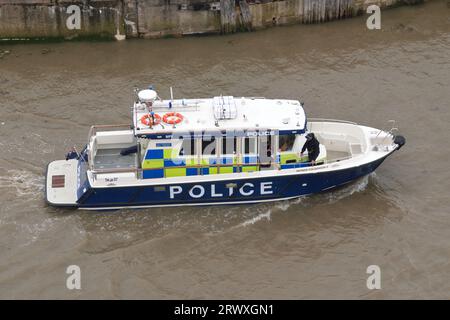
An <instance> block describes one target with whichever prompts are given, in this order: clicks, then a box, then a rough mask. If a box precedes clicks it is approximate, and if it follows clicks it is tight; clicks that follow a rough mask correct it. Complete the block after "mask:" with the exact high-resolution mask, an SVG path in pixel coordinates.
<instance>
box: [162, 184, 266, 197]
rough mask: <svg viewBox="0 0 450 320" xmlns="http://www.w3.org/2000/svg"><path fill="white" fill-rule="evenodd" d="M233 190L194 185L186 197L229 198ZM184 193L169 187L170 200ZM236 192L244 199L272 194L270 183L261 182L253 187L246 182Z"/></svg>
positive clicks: (177, 187)
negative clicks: (256, 195) (255, 195)
mask: <svg viewBox="0 0 450 320" xmlns="http://www.w3.org/2000/svg"><path fill="white" fill-rule="evenodd" d="M234 189H235V187H234V186H229V187H227V186H222V187H221V188H218V187H217V186H216V185H215V184H211V185H210V188H207V187H205V186H203V185H200V184H196V185H194V186H192V187H191V188H189V189H188V190H187V195H189V197H190V198H192V199H200V198H203V197H204V196H205V195H207V196H208V197H211V198H220V197H231V196H232V195H233V194H234ZM184 191H185V190H184V189H183V187H182V186H170V187H169V195H170V199H175V197H176V196H177V195H180V194H183V193H184ZM237 192H238V193H239V194H240V195H241V196H244V197H248V196H251V195H253V194H255V193H256V194H258V193H259V195H269V194H273V190H272V182H270V181H267V182H261V183H259V186H255V184H254V183H251V182H246V183H244V184H243V185H242V186H241V187H240V188H238V189H237Z"/></svg>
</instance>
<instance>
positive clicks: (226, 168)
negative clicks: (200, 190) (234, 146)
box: [142, 149, 259, 179]
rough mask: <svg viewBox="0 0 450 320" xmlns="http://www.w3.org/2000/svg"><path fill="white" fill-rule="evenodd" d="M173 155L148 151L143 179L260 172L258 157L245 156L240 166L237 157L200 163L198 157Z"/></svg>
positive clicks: (143, 163)
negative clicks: (176, 156)
mask: <svg viewBox="0 0 450 320" xmlns="http://www.w3.org/2000/svg"><path fill="white" fill-rule="evenodd" d="M172 153H173V149H150V150H147V153H146V155H145V159H144V161H143V162H142V168H143V169H147V170H144V173H143V178H144V179H154V178H164V177H166V178H168V177H183V176H196V175H209V174H218V173H220V174H227V173H238V172H254V171H258V170H259V166H257V165H255V163H256V162H257V161H258V157H257V156H245V157H244V158H243V162H244V164H243V165H241V166H238V165H237V158H236V157H220V158H203V159H201V161H200V163H199V161H198V159H197V157H190V158H172V156H173V154H172ZM246 164H247V165H246ZM217 165H219V166H220V168H219V167H217ZM180 167H183V168H180Z"/></svg>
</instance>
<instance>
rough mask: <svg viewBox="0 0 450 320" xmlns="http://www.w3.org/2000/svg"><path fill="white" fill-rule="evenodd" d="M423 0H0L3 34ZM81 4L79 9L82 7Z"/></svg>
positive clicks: (358, 9)
mask: <svg viewBox="0 0 450 320" xmlns="http://www.w3.org/2000/svg"><path fill="white" fill-rule="evenodd" d="M422 1H423V0H280V1H273V0H79V1H73V0H0V39H2V40H11V39H47V40H48V39H75V38H78V39H83V38H111V39H114V38H116V39H125V38H136V37H143V38H160V37H166V36H182V35H190V34H207V33H232V32H237V31H249V30H256V29H261V28H266V27H269V26H274V25H285V24H293V23H317V22H324V21H329V20H334V19H342V18H347V17H352V16H355V15H359V14H363V13H364V12H365V10H366V9H367V7H368V6H369V5H372V4H376V5H378V6H380V7H381V8H382V9H383V8H387V7H392V6H395V5H402V4H415V3H418V2H422ZM77 8H78V9H77Z"/></svg>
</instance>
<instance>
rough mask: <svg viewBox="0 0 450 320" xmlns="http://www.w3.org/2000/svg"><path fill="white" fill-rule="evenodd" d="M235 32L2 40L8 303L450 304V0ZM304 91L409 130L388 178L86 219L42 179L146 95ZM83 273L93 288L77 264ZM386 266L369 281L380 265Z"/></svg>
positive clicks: (344, 111)
mask: <svg viewBox="0 0 450 320" xmlns="http://www.w3.org/2000/svg"><path fill="white" fill-rule="evenodd" d="M366 17H367V16H362V17H357V18H354V19H349V20H344V21H337V22H331V23H326V24H321V25H296V26H289V27H277V28H273V29H269V30H264V31H259V32H254V33H245V34H236V35H230V36H209V37H188V38H182V39H162V40H134V41H125V42H97V43H82V42H72V43H56V44H48V43H47V44H26V45H9V46H6V45H2V46H1V47H0V49H1V50H9V51H10V53H9V54H6V55H4V56H3V58H2V59H0V137H1V138H0V148H1V153H0V204H1V206H0V298H8V299H10V298H13V299H14V298H39V299H41V298H69V299H72V298H88V299H89V298H152V299H164V298H186V299H195V298H199V299H203V298H217V299H228V298H256V299H258V298H269V299H270V298H279V299H284V298H286V299H299V298H327V299H328V298H331V299H333V298H351V299H375V298H387V299H391V298H447V299H448V298H450V262H449V260H450V197H449V191H448V190H450V174H449V159H450V147H449V138H450V135H449V127H450V126H449V123H450V105H449V101H450V7H448V6H447V4H446V3H445V2H444V1H434V2H431V3H428V4H426V5H421V6H415V7H401V8H396V9H392V10H387V11H383V12H382V22H381V23H382V30H374V31H369V30H367V29H366V27H365V19H366ZM149 84H154V85H155V86H156V88H157V89H158V91H159V93H160V95H161V96H163V97H165V98H167V97H168V96H169V90H168V87H169V86H173V87H174V93H175V96H176V97H180V96H184V97H191V98H194V97H209V96H213V95H219V94H226V95H234V96H266V97H268V98H293V99H301V100H303V101H305V109H306V112H307V114H308V116H309V117H323V118H335V119H346V120H351V121H355V122H358V123H363V124H367V125H370V126H374V127H379V128H383V127H386V126H387V121H388V120H390V119H395V120H397V124H396V126H397V127H398V128H399V129H400V132H401V133H402V134H403V135H405V137H406V138H407V143H406V146H405V147H403V148H402V149H401V150H400V151H399V152H396V153H394V155H393V156H391V157H389V158H388V159H387V160H386V161H385V162H384V163H383V165H382V166H381V167H380V168H378V170H377V171H376V173H375V174H372V175H370V176H369V177H367V178H364V179H361V180H359V181H356V182H355V183H353V184H351V185H348V186H346V187H344V188H341V189H338V190H335V191H332V192H326V193H322V194H318V195H314V196H309V197H305V198H301V199H298V200H293V201H283V202H274V203H264V204H256V205H248V206H223V207H190V208H189V207H180V208H158V209H148V210H147V209H143V210H130V211H116V212H107V213H104V212H103V213H102V212H94V213H93V212H84V211H76V210H64V209H55V208H52V207H48V206H47V205H46V204H45V201H44V172H45V167H46V165H47V163H48V162H50V161H52V160H55V159H61V158H63V157H64V155H65V153H66V152H67V150H68V149H69V147H70V146H72V145H73V144H76V145H78V146H79V147H82V146H83V145H84V144H85V143H86V138H87V134H88V129H89V127H90V125H92V124H117V123H127V122H129V119H130V107H131V102H132V88H133V86H134V85H137V86H140V87H144V86H147V85H149ZM72 264H75V265H78V266H79V267H80V268H81V290H68V289H67V288H66V278H67V277H68V275H67V274H66V268H67V267H68V266H69V265H72ZM369 265H378V266H379V267H380V269H381V289H380V290H369V289H368V288H367V286H366V280H367V277H368V276H369V275H368V274H367V273H366V269H367V267H368V266H369Z"/></svg>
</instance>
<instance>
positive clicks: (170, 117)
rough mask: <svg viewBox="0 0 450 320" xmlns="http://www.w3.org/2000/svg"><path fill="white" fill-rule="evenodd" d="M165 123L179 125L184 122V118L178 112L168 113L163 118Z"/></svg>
mask: <svg viewBox="0 0 450 320" xmlns="http://www.w3.org/2000/svg"><path fill="white" fill-rule="evenodd" d="M163 121H164V122H165V123H167V124H178V123H180V122H181V121H183V116H182V115H181V113H178V112H167V113H166V114H165V115H164V117H163Z"/></svg>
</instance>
